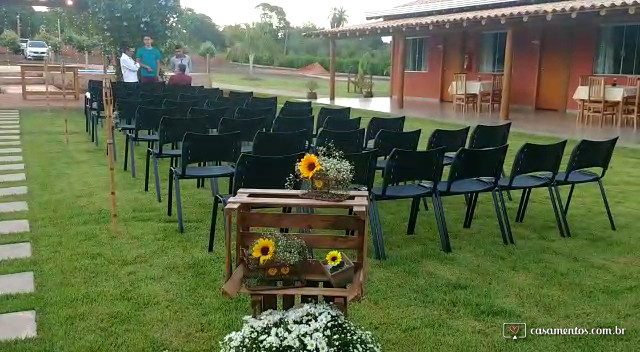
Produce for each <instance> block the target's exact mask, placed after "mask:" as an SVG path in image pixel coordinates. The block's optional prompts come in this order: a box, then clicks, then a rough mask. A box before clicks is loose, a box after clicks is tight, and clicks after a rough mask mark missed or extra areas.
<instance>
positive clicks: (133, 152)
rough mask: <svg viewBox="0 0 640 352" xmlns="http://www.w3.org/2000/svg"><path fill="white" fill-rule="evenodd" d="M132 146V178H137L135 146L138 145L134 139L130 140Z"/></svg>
mask: <svg viewBox="0 0 640 352" xmlns="http://www.w3.org/2000/svg"><path fill="white" fill-rule="evenodd" d="M129 142H130V144H131V145H130V146H129V153H130V154H131V155H129V157H130V158H131V177H134V178H135V177H136V163H135V159H134V158H135V145H136V143H135V142H134V140H133V139H132V138H129Z"/></svg>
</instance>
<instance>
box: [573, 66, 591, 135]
mask: <svg viewBox="0 0 640 352" xmlns="http://www.w3.org/2000/svg"><path fill="white" fill-rule="evenodd" d="M589 77H591V75H580V78H579V81H578V86H580V87H586V86H588V85H589ZM584 102H585V100H584V99H580V100H579V101H578V114H577V115H576V125H582V124H586V119H585V117H584V106H585V105H584Z"/></svg>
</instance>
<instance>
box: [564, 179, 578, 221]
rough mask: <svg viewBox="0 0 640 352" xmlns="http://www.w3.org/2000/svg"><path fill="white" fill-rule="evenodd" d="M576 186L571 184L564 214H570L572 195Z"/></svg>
mask: <svg viewBox="0 0 640 352" xmlns="http://www.w3.org/2000/svg"><path fill="white" fill-rule="evenodd" d="M575 187H576V185H571V188H569V195H568V196H567V204H565V205H564V214H565V215H566V214H569V204H570V203H571V197H572V196H573V189H574V188H575Z"/></svg>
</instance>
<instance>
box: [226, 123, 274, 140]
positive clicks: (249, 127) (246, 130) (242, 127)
mask: <svg viewBox="0 0 640 352" xmlns="http://www.w3.org/2000/svg"><path fill="white" fill-rule="evenodd" d="M265 122H266V119H265V118H257V119H244V120H237V119H230V118H227V117H223V118H222V119H221V120H220V124H219V125H218V133H229V132H240V140H242V141H243V142H251V141H253V138H254V137H255V136H256V133H258V131H262V130H264V124H265Z"/></svg>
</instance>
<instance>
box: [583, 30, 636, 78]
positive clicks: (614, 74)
mask: <svg viewBox="0 0 640 352" xmlns="http://www.w3.org/2000/svg"><path fill="white" fill-rule="evenodd" d="M621 26H640V22H622V23H603V24H600V25H599V26H598V27H599V28H598V35H597V36H596V39H595V40H596V43H595V47H596V50H595V52H594V56H593V71H592V74H594V75H597V76H619V77H627V76H634V75H636V76H637V75H640V73H636V74H633V73H596V68H597V65H598V55H599V54H600V47H599V45H600V34H601V30H602V28H605V27H621ZM638 46H640V45H638V44H636V52H637V51H639V50H638V49H639V48H638ZM638 55H640V52H637V53H636V56H638ZM621 64H622V63H621ZM634 65H635V63H634ZM620 71H621V70H620V69H618V72H620ZM634 71H635V69H634Z"/></svg>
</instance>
